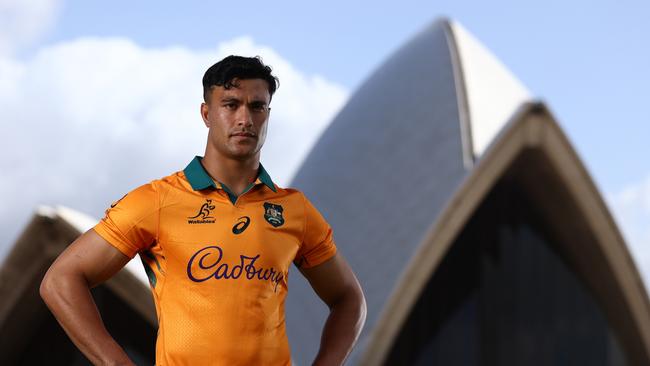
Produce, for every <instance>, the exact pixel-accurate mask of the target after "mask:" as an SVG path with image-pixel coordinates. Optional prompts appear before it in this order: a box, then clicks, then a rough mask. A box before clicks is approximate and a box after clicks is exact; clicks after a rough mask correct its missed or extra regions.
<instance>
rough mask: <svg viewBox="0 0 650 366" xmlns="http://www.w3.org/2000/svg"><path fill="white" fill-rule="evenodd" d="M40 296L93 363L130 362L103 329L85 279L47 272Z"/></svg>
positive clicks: (114, 363)
mask: <svg viewBox="0 0 650 366" xmlns="http://www.w3.org/2000/svg"><path fill="white" fill-rule="evenodd" d="M41 297H42V298H43V300H44V301H45V303H46V304H47V306H48V308H49V309H50V310H51V311H52V313H53V314H54V316H55V318H56V319H57V321H58V322H59V324H61V327H63V329H64V330H65V332H66V333H67V334H68V336H69V337H70V339H71V340H72V342H73V343H74V344H75V345H76V346H77V348H79V350H80V351H81V352H83V354H84V355H85V356H86V357H87V358H88V359H89V360H90V361H91V362H92V363H93V364H94V365H133V363H132V362H131V361H130V360H129V358H128V356H127V355H126V353H125V352H124V350H123V349H122V348H121V347H120V346H119V345H118V344H117V342H116V341H115V340H114V339H113V337H111V335H110V334H109V333H108V331H107V330H106V328H105V326H104V323H103V322H102V319H101V317H100V314H99V311H98V310H97V306H96V305H95V302H94V300H93V298H92V295H91V294H90V289H89V288H88V284H87V283H86V281H85V279H84V278H83V277H81V276H74V275H70V274H67V275H63V274H60V275H54V274H50V273H48V275H47V276H46V278H45V279H44V280H43V283H42V284H41Z"/></svg>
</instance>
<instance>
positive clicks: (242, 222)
mask: <svg viewBox="0 0 650 366" xmlns="http://www.w3.org/2000/svg"><path fill="white" fill-rule="evenodd" d="M250 223H251V218H250V217H248V216H242V217H240V218H238V219H237V223H236V224H235V226H233V227H232V233H233V234H235V235H237V234H241V233H243V232H244V230H246V228H247V227H248V224H250Z"/></svg>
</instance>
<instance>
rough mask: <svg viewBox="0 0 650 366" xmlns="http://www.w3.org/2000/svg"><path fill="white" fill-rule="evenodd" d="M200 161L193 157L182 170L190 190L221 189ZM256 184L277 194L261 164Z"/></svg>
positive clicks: (197, 157)
mask: <svg viewBox="0 0 650 366" xmlns="http://www.w3.org/2000/svg"><path fill="white" fill-rule="evenodd" d="M201 159H203V158H202V157H200V156H195V157H194V159H192V161H191V162H190V163H189V164H188V165H187V167H185V169H184V170H183V172H184V173H185V177H186V178H187V181H188V182H190V185H191V186H192V189H193V190H195V191H200V190H202V189H206V188H208V187H212V188H215V189H221V188H222V186H223V184H221V183H219V184H218V185H217V184H215V182H214V181H213V180H212V178H211V177H210V175H209V174H208V172H206V171H205V168H203V164H201ZM257 183H264V185H266V186H267V187H269V188H270V189H271V190H272V191H273V192H277V190H276V188H275V184H273V181H272V180H271V177H270V176H269V173H267V172H266V169H264V167H263V166H262V163H260V169H259V171H258V173H257V180H256V181H255V184H257Z"/></svg>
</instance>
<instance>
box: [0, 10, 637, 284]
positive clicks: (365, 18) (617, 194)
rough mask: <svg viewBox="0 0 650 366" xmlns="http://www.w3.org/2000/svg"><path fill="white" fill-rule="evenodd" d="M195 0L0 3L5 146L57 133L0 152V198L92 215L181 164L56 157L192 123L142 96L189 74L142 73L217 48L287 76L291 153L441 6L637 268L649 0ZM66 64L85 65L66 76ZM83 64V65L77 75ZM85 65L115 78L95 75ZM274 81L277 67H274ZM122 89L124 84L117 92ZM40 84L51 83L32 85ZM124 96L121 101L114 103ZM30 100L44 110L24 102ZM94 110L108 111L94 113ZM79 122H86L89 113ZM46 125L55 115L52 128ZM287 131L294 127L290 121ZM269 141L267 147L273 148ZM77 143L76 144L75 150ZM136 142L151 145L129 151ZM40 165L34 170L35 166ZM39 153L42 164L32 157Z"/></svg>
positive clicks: (192, 66)
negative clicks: (71, 169) (557, 130)
mask: <svg viewBox="0 0 650 366" xmlns="http://www.w3.org/2000/svg"><path fill="white" fill-rule="evenodd" d="M207 3H208V2H206V1H198V0H191V1H184V2H182V3H180V2H171V1H157V2H153V1H141V2H133V1H123V0H119V1H112V2H110V3H105V2H98V1H80V0H74V1H63V0H61V1H58V0H40V1H39V0H26V1H22V2H21V1H8V0H4V1H2V2H0V24H2V25H0V75H2V78H0V79H4V80H3V81H0V106H4V109H0V118H1V120H2V122H1V123H2V124H3V125H2V127H0V128H1V131H2V132H3V133H4V134H5V135H8V136H10V137H11V139H12V140H13V141H14V143H16V144H18V142H20V141H32V143H34V145H42V146H50V145H48V144H51V143H52V141H53V139H52V137H53V136H57V139H58V140H57V141H62V142H63V145H64V146H59V147H58V148H57V147H55V146H52V147H51V148H44V147H43V148H40V149H41V150H39V151H40V152H39V153H38V154H35V155H33V156H31V157H29V156H28V157H24V156H12V157H10V158H6V157H5V158H4V160H2V161H0V164H2V165H1V166H2V167H3V168H5V169H13V168H14V167H16V166H19V165H25V164H26V165H27V166H30V167H32V168H31V169H27V170H24V171H21V172H20V173H19V174H17V176H18V177H17V178H15V182H14V183H12V181H10V180H7V181H5V182H3V184H2V185H0V189H2V191H0V194H2V198H3V199H5V202H10V203H11V202H15V203H14V204H15V205H21V207H32V206H34V205H35V204H37V203H45V204H66V205H71V206H72V207H74V208H77V209H80V210H82V211H85V212H88V213H90V214H91V215H94V216H99V215H101V212H102V209H101V207H105V203H106V202H110V201H111V199H113V198H114V197H118V198H119V196H121V195H122V192H123V191H124V190H127V189H130V188H132V187H133V186H134V185H135V184H138V183H142V182H143V180H144V181H146V180H147V179H153V178H156V177H158V176H161V175H165V174H167V173H169V171H170V169H172V167H176V168H175V169H178V168H182V166H179V164H181V163H180V161H181V160H185V158H186V157H185V156H183V158H182V159H180V158H174V157H173V156H175V155H174V154H176V155H180V154H181V151H182V154H186V150H183V149H184V148H177V147H174V148H172V149H169V151H168V155H169V156H170V158H169V159H168V160H169V163H168V164H159V165H154V164H153V163H152V167H151V169H149V170H146V172H145V173H137V174H134V175H133V176H132V177H131V178H129V179H124V180H121V181H119V182H118V183H115V182H114V180H111V179H113V178H111V177H112V175H110V174H108V173H106V174H105V175H104V176H99V177H97V174H94V175H92V176H88V177H86V176H84V177H76V178H75V177H70V176H67V177H65V178H64V176H65V175H66V174H65V170H66V167H67V166H68V165H65V164H70V166H75V165H76V166H78V165H79V164H88V163H89V162H92V161H93V160H92V159H91V158H92V157H95V156H96V157H97V158H96V159H102V158H104V157H105V155H107V154H109V153H110V152H111V151H113V150H111V148H107V150H106V151H105V152H99V150H97V151H95V150H93V152H92V153H91V152H90V151H89V150H90V149H97V148H98V147H100V146H101V145H102V144H101V143H97V142H92V141H94V140H92V138H91V137H92V136H95V137H96V138H97V139H108V140H106V141H107V142H110V141H120V144H124V146H123V148H124V149H126V148H127V147H128V146H130V145H128V141H131V139H133V141H136V140H137V139H136V138H135V137H133V136H134V134H137V132H138V131H144V128H145V127H146V123H140V122H138V121H137V119H138V118H139V117H138V116H143V115H144V116H148V117H147V118H151V120H154V117H153V116H157V115H161V114H162V115H165V116H167V115H169V114H170V113H177V114H178V116H182V117H183V118H185V117H186V116H187V119H196V120H195V121H193V122H194V123H199V122H200V120H199V119H198V118H199V116H198V113H196V114H195V115H193V114H191V113H190V112H189V109H188V111H187V112H186V111H185V109H183V108H185V107H181V106H180V104H179V107H178V109H172V107H170V105H173V103H167V104H166V105H163V106H161V105H159V104H157V103H158V102H156V101H152V99H157V98H158V99H159V98H172V97H173V98H172V99H173V100H174V102H176V101H179V103H180V101H182V102H183V103H185V104H192V103H198V102H199V101H198V100H196V101H195V98H194V96H192V98H190V97H188V98H187V99H185V98H182V97H179V96H177V95H171V94H165V93H164V92H162V91H160V90H157V89H155V88H162V87H165V88H177V89H178V90H192V89H191V87H192V86H191V85H196V87H197V88H198V87H199V85H200V84H199V79H197V80H196V81H195V82H194V81H192V82H193V83H194V84H187V86H186V85H185V84H184V83H183V82H182V81H178V83H176V84H173V83H172V84H160V85H158V84H157V82H158V81H157V80H156V79H155V78H156V77H160V78H178V79H179V80H180V79H184V78H193V77H195V76H196V75H199V72H201V71H202V70H201V68H203V69H204V68H205V66H207V65H208V62H209V60H211V59H214V58H215V57H216V56H217V55H220V54H221V53H223V52H226V51H228V50H251V51H255V50H259V51H260V52H261V53H262V55H263V56H264V57H265V60H267V61H269V63H270V64H272V65H274V63H273V62H271V61H275V62H276V63H277V64H278V65H280V67H279V68H278V69H277V70H278V71H280V70H283V71H285V74H284V78H285V80H288V81H287V82H286V83H283V84H282V86H281V88H280V90H279V93H280V94H279V95H281V94H282V93H285V96H284V97H280V98H285V100H286V102H281V101H280V100H279V101H277V103H285V104H281V105H287V108H285V110H289V109H291V108H294V107H295V105H296V104H300V105H303V106H305V107H304V108H303V109H302V110H301V109H300V108H299V107H295V108H298V109H297V110H293V109H291V110H289V112H286V113H285V114H284V115H280V116H276V117H278V119H279V120H280V121H281V122H279V123H278V124H280V125H284V126H285V127H288V128H293V127H295V126H298V123H299V122H300V121H302V122H304V121H305V120H309V121H310V122H312V121H311V120H312V119H313V120H316V122H314V124H315V126H316V127H315V128H314V131H316V132H314V131H309V132H304V133H306V134H308V135H309V137H307V138H305V141H306V142H305V146H301V147H299V148H298V150H296V153H295V155H296V156H302V155H304V153H306V151H308V148H309V144H310V143H312V142H313V140H314V139H315V138H317V132H319V131H322V129H323V128H325V126H326V124H327V122H328V121H329V120H330V119H331V117H332V116H333V115H334V114H335V113H336V111H337V110H338V108H340V106H341V105H342V104H343V103H344V102H345V100H346V98H347V97H348V96H349V95H350V94H351V93H353V92H354V90H355V88H356V87H358V86H359V85H360V83H362V82H363V80H364V78H365V77H367V76H368V75H369V74H370V73H371V72H372V70H374V69H375V68H376V67H378V66H379V65H380V64H381V62H382V61H383V60H384V59H385V58H386V57H388V56H389V55H390V53H391V52H393V51H394V50H395V49H396V48H398V47H399V46H400V45H401V44H403V43H404V42H405V41H407V40H408V39H409V38H410V37H411V36H413V35H414V34H415V33H416V32H417V31H419V30H420V29H422V28H424V27H425V26H427V25H428V24H429V23H430V22H432V21H433V20H435V19H436V18H437V17H440V16H447V17H450V18H453V19H455V20H457V21H459V22H460V23H461V24H463V26H464V27H465V28H466V29H468V30H469V31H470V32H472V33H473V34H474V35H475V36H476V37H477V38H478V39H479V40H480V41H481V42H482V43H483V44H484V45H485V46H486V47H487V48H489V49H490V50H491V51H492V52H493V53H494V54H495V55H496V56H497V57H498V58H499V59H500V60H501V61H502V62H503V63H504V64H505V65H506V66H507V67H508V68H509V69H510V70H511V71H512V72H513V73H514V74H515V75H516V76H517V77H518V78H519V79H520V80H521V81H522V82H523V83H524V85H526V86H527V87H528V88H529V89H530V90H531V91H532V93H533V94H534V95H536V96H538V97H539V98H541V99H543V100H544V101H546V102H547V103H548V105H549V106H550V108H551V110H552V111H553V112H554V113H555V115H556V117H557V118H558V119H559V121H560V123H561V126H562V127H563V128H564V130H565V132H566V133H567V134H568V136H569V138H570V139H571V141H572V142H573V144H574V146H575V148H576V150H577V151H578V153H579V155H580V156H581V157H582V159H583V161H584V163H585V164H586V166H587V168H588V169H589V171H590V172H591V174H592V177H593V178H594V180H595V181H596V184H597V185H598V187H599V188H600V189H601V191H602V192H603V194H604V196H605V197H606V198H607V200H608V202H609V203H610V205H611V206H612V208H613V211H614V214H615V216H616V218H617V220H618V221H619V222H620V223H621V227H622V228H623V231H624V233H625V235H626V237H627V238H628V241H629V242H630V244H631V246H632V249H633V251H634V252H635V254H636V257H637V261H639V262H640V263H643V264H642V267H643V268H644V270H645V271H646V273H648V274H650V254H649V253H650V250H648V249H647V247H648V246H650V229H649V227H650V221H649V220H650V162H648V159H647V157H648V156H650V147H648V143H647V139H648V136H650V127H649V126H650V123H649V122H650V117H648V113H647V111H646V108H645V106H646V105H647V103H648V100H649V99H650V92H649V91H648V86H649V85H650V68H649V66H650V47H648V46H647V44H648V39H649V38H650V22H648V21H647V19H648V18H649V17H650V3H649V2H647V1H617V2H614V1H570V2H567V1H555V0H554V1H544V2H525V1H492V2H476V1H474V2H469V1H435V2H433V1H428V2H424V1H420V2H418V1H401V2H396V1H394V2H379V1H373V2H352V1H329V2H320V3H310V2H297V1H286V2H275V3H271V2H260V1H250V2H246V3H241V2H229V3H227V5H226V3H224V2H216V1H215V2H212V3H209V4H207ZM206 4H207V5H206ZM11 20H15V21H14V22H13V23H12V22H11ZM3 42H4V44H3ZM89 50H91V51H89ZM88 52H95V53H96V55H97V57H98V59H93V58H92V57H87V56H85V55H88ZM126 56H128V57H126ZM162 59H165V60H168V61H167V63H165V62H163V61H161V62H160V64H161V65H162V66H159V67H160V70H161V73H160V74H158V76H156V75H153V76H151V77H148V78H147V79H146V80H147V83H148V84H147V85H150V86H151V89H146V90H144V89H143V90H139V89H138V90H136V91H132V90H131V89H133V88H134V86H133V85H131V84H129V83H127V82H126V81H128V79H125V80H126V81H124V82H121V84H120V83H117V81H119V80H121V79H120V78H121V77H123V73H119V72H117V71H116V70H130V71H129V72H132V74H130V75H133V76H132V79H133V78H136V77H137V76H138V75H140V74H146V68H143V66H141V65H147V62H149V63H151V60H162ZM51 60H56V62H53V61H51ZM129 60H137V61H133V62H134V64H137V65H140V66H138V67H134V66H129V65H131V64H129V63H128V62H131V61H129ZM95 64H96V65H97V66H96V67H93V65H95ZM167 64H168V65H171V66H169V67H170V69H166V68H165V67H164V65H167ZM184 65H185V66H187V69H188V70H191V71H187V74H184V73H183V72H181V71H178V73H169V72H168V71H167V70H171V68H174V67H176V68H179V67H183V66H184ZM76 68H78V69H79V70H83V71H79V72H78V73H77V74H75V69H76ZM98 68H103V69H102V70H98ZM25 70H26V71H25ZM138 70H140V71H138ZM82 72H83V73H85V74H84V75H80V74H81V73H82ZM112 72H113V73H115V75H113V74H111V73H112ZM99 74H101V75H103V74H107V75H113V77H112V79H110V80H104V79H101V75H99ZM147 75H148V74H147ZM170 75H171V76H170ZM86 76H88V78H89V80H91V82H89V83H88V86H86V84H84V80H83V79H84V77H86ZM280 78H281V80H282V79H283V75H282V74H280ZM78 79H79V80H78ZM7 80H9V81H7ZM111 80H116V84H115V85H113V84H110V82H111ZM12 82H15V83H16V84H12ZM75 83H79V84H78V85H80V87H79V89H75V90H73V89H72V86H70V85H77V84H75ZM109 84H110V88H112V89H110V90H111V94H110V95H109V96H108V97H107V98H103V99H88V100H85V99H84V98H86V97H88V95H87V94H93V93H94V92H93V89H92V87H93V85H95V86H97V85H99V86H98V87H106V85H109ZM67 86H70V88H68V87H67ZM3 88H4V89H3ZM122 88H123V89H124V90H125V96H124V97H123V98H120V93H121V90H122ZM185 88H187V89H185ZM127 89H128V90H129V91H128V93H127V92H126V90H127ZM136 89H137V88H136ZM41 90H46V91H48V93H50V94H46V95H42V94H39V92H38V91H41ZM103 90H106V89H103ZM127 95H128V96H129V98H130V99H128V100H125V99H127V98H126V96H127ZM2 98H5V99H4V102H3V99H2ZM41 98H43V99H41ZM138 98H140V99H138ZM193 98H194V99H193ZM301 98H302V99H301ZM139 101H141V102H139ZM77 102H78V103H79V105H76V104H75V103H77ZM274 102H275V101H274ZM3 103H4V104H3ZM21 103H24V105H23V104H21ZM185 104H184V105H185ZM61 105H65V107H61ZM19 106H20V107H19ZM34 106H40V107H42V108H39V111H38V112H35V111H34V110H33V109H32V107H34ZM194 107H195V106H194V105H192V108H194ZM277 107H278V105H276V106H275V107H274V111H275V110H276V109H277ZM66 108H67V109H66ZM165 108H167V109H165ZM97 110H101V112H102V113H103V114H104V115H105V117H106V118H105V119H101V118H98V119H96V120H95V118H96V113H95V112H96V111H97ZM177 110H178V112H176V111H177ZM71 111H72V112H71ZM113 111H117V112H113ZM192 111H193V109H192ZM38 113H40V114H38ZM192 116H193V117H192ZM109 117H110V118H109ZM89 120H92V121H94V122H93V123H96V124H97V125H95V126H89V125H87V124H88V123H89V122H88V121H89ZM118 120H119V121H127V122H119V123H117V122H115V126H111V125H110V122H109V121H118ZM57 121H61V122H57ZM47 122H54V124H55V125H56V123H66V125H65V126H66V128H67V129H66V130H65V132H66V133H65V134H63V132H62V131H61V129H55V128H54V127H52V126H50V125H49V124H48V123H47ZM30 123H34V124H35V127H34V128H35V129H36V131H35V132H36V133H35V134H34V135H32V134H31V132H33V131H32V130H29V129H25V127H24V126H25V125H26V124H30ZM151 123H153V122H151ZM98 125H99V126H101V128H100V129H101V133H100V132H92V131H96V130H93V129H92V128H91V127H93V128H97V126H98ZM21 126H22V127H21ZM39 126H42V128H41V127H39ZM292 126H293V127H292ZM196 128H198V127H196ZM296 128H297V130H296V131H297V132H295V133H296V134H300V133H302V132H300V131H301V130H300V128H299V127H296ZM141 129H142V130H141ZM57 134H61V135H60V136H59V135H57ZM168 134H171V135H174V133H172V132H168ZM88 136H91V137H88ZM124 136H128V138H122V137H124ZM79 139H81V140H85V142H84V143H79V145H78V147H77V150H76V151H75V149H74V148H71V147H70V146H71V145H76V144H77V141H79ZM98 141H99V140H98ZM101 141H104V140H101ZM124 141H127V142H124ZM183 141H186V142H188V143H190V142H192V143H194V141H195V140H192V138H191V137H187V138H186V140H183ZM133 143H135V142H133ZM155 143H156V144H161V145H162V146H171V145H169V144H170V136H166V135H164V134H163V135H161V137H160V138H159V139H157V140H155ZM9 146H11V144H9ZM4 149H9V147H8V146H5V147H4ZM84 149H86V150H84ZM273 149H274V148H273V146H271V147H269V150H271V153H269V155H270V156H271V157H272V156H273V152H272V151H274V150H273ZM138 151H140V150H138ZM143 151H144V150H143ZM53 152H59V153H62V152H65V157H61V158H59V159H58V160H57V161H64V162H65V163H57V164H54V165H52V163H51V162H47V161H45V160H46V158H48V157H52V156H55V155H53ZM75 153H79V155H80V156H84V155H85V156H86V158H85V160H84V158H80V157H79V156H77V155H76V154H75ZM114 153H117V152H115V151H114ZM146 153H149V152H143V154H146ZM197 153H201V151H197ZM301 154H302V155H301ZM3 155H7V154H3ZM151 159H153V157H151ZM298 163H299V161H295V162H293V163H292V164H289V166H290V168H287V170H286V171H280V170H281V167H280V166H279V164H276V165H278V168H277V169H276V171H278V174H279V175H280V176H283V177H284V179H285V180H288V179H289V177H290V175H291V169H293V168H295V167H296V166H297V164H298ZM39 164H41V165H42V168H41V166H39V168H34V166H38V165H39ZM105 164H109V162H107V161H106V162H105ZM110 164H113V165H114V166H115V170H114V171H113V170H111V171H110V172H118V171H119V168H118V166H119V164H118V163H117V162H110ZM113 165H111V166H113ZM271 165H273V163H272V164H271ZM49 166H55V167H56V169H54V168H52V169H51V170H48V169H46V168H48V167H49ZM140 170H142V169H140ZM43 175H45V176H43ZM19 178H20V179H22V180H20V182H24V181H25V180H29V179H31V180H43V181H48V179H49V182H51V183H52V184H51V186H52V191H51V192H50V193H51V194H50V195H49V196H48V195H46V194H45V193H47V192H45V193H42V194H41V193H39V194H34V195H33V196H30V197H29V199H28V198H24V199H22V200H20V201H12V199H13V198H12V197H11V196H15V195H13V194H12V192H13V190H14V189H15V187H18V185H17V184H19V183H17V182H19ZM75 179H77V180H75ZM80 180H83V181H84V184H86V185H87V186H88V187H94V189H95V190H99V191H100V192H101V193H98V194H97V195H99V198H96V197H95V196H93V195H91V194H90V193H86V194H85V195H84V196H83V197H82V198H79V197H77V196H74V195H73V192H68V191H66V189H68V188H69V187H70V185H71V184H73V183H74V182H76V183H77V184H80V183H79V181H80ZM86 181H89V182H91V183H92V182H94V183H92V184H91V183H86ZM109 182H112V183H109ZM12 184H13V185H12ZM21 184H22V183H21ZM93 184H94V185H93ZM74 189H75V190H77V189H78V187H74ZM77 192H78V191H77ZM88 202H92V203H88ZM10 209H11V207H10V208H5V209H4V211H2V210H0V220H3V221H2V227H6V226H11V227H12V228H13V229H10V230H9V233H10V234H4V235H5V236H4V237H2V240H3V241H10V240H12V238H13V237H15V235H17V229H16V228H17V227H20V226H21V225H22V224H24V222H26V220H27V217H28V216H29V210H28V209H23V210H24V211H21V214H20V215H19V220H18V221H16V215H13V216H11V215H10ZM11 212H15V211H11ZM10 220H14V221H13V222H10ZM646 277H648V276H646Z"/></svg>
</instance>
